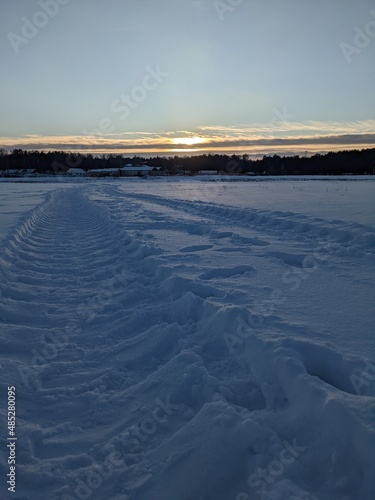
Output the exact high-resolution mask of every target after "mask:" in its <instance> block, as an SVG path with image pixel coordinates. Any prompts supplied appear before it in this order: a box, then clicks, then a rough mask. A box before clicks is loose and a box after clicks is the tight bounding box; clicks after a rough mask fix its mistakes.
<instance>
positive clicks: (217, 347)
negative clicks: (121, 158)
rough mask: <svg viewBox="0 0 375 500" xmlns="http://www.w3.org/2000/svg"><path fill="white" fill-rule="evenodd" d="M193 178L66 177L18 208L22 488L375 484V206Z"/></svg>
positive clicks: (7, 315) (318, 494)
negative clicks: (294, 201)
mask: <svg viewBox="0 0 375 500" xmlns="http://www.w3.org/2000/svg"><path fill="white" fill-rule="evenodd" d="M185 184H187V186H186V187H184V186H183V183H181V184H178V183H175V182H174V183H168V182H160V181H158V182H156V183H155V182H153V181H150V182H149V181H144V180H142V181H139V182H137V183H135V182H134V183H129V184H126V183H125V182H118V183H117V182H98V183H90V184H85V183H77V185H75V186H65V185H63V184H61V185H59V186H58V187H56V188H54V189H51V190H50V192H49V194H47V195H46V197H45V199H44V201H43V202H41V203H39V204H38V205H36V206H35V208H33V209H31V210H30V211H29V212H25V213H24V215H23V217H22V219H19V221H18V223H17V225H15V219H12V222H9V224H11V225H13V228H14V229H13V231H12V232H10V233H8V234H7V236H6V237H5V238H4V237H3V244H2V247H1V250H0V265H1V298H2V301H1V305H0V318H1V321H2V326H1V330H0V342H1V344H0V345H1V364H2V367H3V370H2V375H1V377H2V380H1V381H2V385H4V386H7V385H8V384H9V383H11V384H12V385H16V389H17V416H18V421H17V435H18V442H17V460H18V462H17V464H18V467H17V474H18V490H17V495H18V497H19V498H20V499H21V498H22V499H34V498H40V499H44V498H45V499H64V500H68V499H72V498H75V499H77V498H78V499H81V498H93V499H102V498H110V499H114V500H119V499H121V500H151V499H153V500H159V499H160V500H169V499H170V500H177V499H179V500H190V499H191V500H193V499H194V500H196V499H198V500H200V499H204V500H211V499H223V500H226V499H228V500H231V499H233V500H249V499H251V500H253V499H257V498H260V499H262V500H264V499H280V500H281V499H285V498H288V499H289V498H290V499H296V500H297V499H298V500H300V499H305V500H320V499H322V500H325V499H327V500H328V499H329V500H331V499H340V500H341V499H347V500H349V499H353V498H358V499H368V498H371V495H373V494H374V491H375V490H374V479H373V478H374V477H375V474H374V473H375V470H374V469H375V467H374V424H373V410H374V392H373V390H374V380H375V370H374V364H373V357H372V355H371V352H372V351H371V349H373V338H372V336H373V309H372V304H373V302H372V297H373V273H374V268H373V263H374V241H375V240H374V229H373V227H372V226H371V225H370V224H368V220H369V218H368V217H363V220H364V221H365V222H363V223H362V222H361V217H360V216H357V220H353V217H351V216H349V217H348V218H346V216H345V215H346V212H349V213H351V209H352V208H353V206H352V205H351V204H350V203H349V205H348V206H345V203H344V200H343V199H342V198H341V199H340V197H341V194H342V193H341V192H339V193H338V194H339V196H337V197H336V198H335V203H337V205H339V203H341V213H342V217H341V218H340V219H338V218H336V217H334V218H330V217H329V214H327V216H326V217H321V216H316V215H315V214H314V213H313V212H314V210H316V207H315V206H312V207H311V209H310V214H309V213H308V212H309V207H307V206H305V207H304V212H305V213H301V212H297V213H296V212H294V211H290V210H285V206H287V204H288V200H287V199H286V200H284V201H283V202H280V203H278V204H277V206H276V207H274V208H272V210H270V209H268V208H258V206H261V205H262V203H263V204H266V201H265V200H264V190H263V189H260V190H259V193H258V198H259V204H258V203H257V201H258V200H257V199H254V198H253V199H252V200H251V201H249V202H248V206H244V203H243V202H241V205H242V206H236V205H239V202H238V199H237V197H236V192H237V189H239V190H240V192H241V190H243V189H244V186H243V185H242V183H240V182H238V183H236V184H238V188H237V187H236V186H235V185H233V187H232V185H231V187H230V192H229V193H226V194H225V195H224V194H222V195H221V194H220V193H221V192H222V191H221V189H222V187H220V190H219V191H217V192H216V193H215V197H214V199H210V198H209V196H210V195H209V192H208V191H207V190H206V191H205V192H204V193H205V196H204V197H205V201H197V200H196V198H199V190H200V188H201V185H202V184H203V183H199V182H197V183H196V185H195V194H194V196H191V193H192V191H194V190H193V188H192V185H191V183H185ZM204 184H206V183H204ZM301 184H302V183H301ZM348 184H350V183H348ZM284 185H285V183H284ZM302 186H305V184H302ZM193 187H194V186H193ZM279 187H280V190H281V191H282V190H283V189H286V188H283V186H282V185H281V186H279ZM10 189H13V187H12V188H10ZM184 189H185V190H186V192H187V193H188V194H187V195H186V196H185V198H184V197H183V196H184V195H183V190H184ZM288 189H289V187H288ZM316 189H318V188H316ZM320 189H321V194H320V196H321V203H322V204H324V203H325V194H324V189H325V186H324V184H322V186H321V188H320ZM366 189H368V186H366ZM151 193H152V194H151ZM211 194H212V192H211ZM278 196H279V197H281V193H279V195H278ZM225 198H226V199H227V200H226V201H225V203H222V200H224V199H225ZM346 201H347V200H346ZM267 203H268V204H271V200H268V201H267ZM356 203H357V205H360V203H359V202H358V200H357V201H356ZM30 204H31V201H30ZM367 207H368V200H367V199H366V200H363V206H362V208H361V209H360V210H362V211H363V212H364V213H365V212H366V210H367ZM336 210H339V207H336ZM8 220H9V219H8ZM1 411H2V412H4V410H3V408H1ZM2 417H3V421H4V418H5V415H2ZM3 452H4V449H2V450H1V453H3ZM4 458H5V457H4V456H1V461H2V467H1V468H2V477H4V471H3V469H5V465H3V464H4ZM4 486H5V484H4V482H3V483H2V484H1V488H2V490H1V491H3V489H4ZM6 495H7V493H6V491H4V493H3V496H4V498H7V496H6Z"/></svg>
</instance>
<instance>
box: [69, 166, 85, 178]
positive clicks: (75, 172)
mask: <svg viewBox="0 0 375 500" xmlns="http://www.w3.org/2000/svg"><path fill="white" fill-rule="evenodd" d="M85 173H86V172H85V171H84V170H82V168H69V169H68V170H67V171H66V175H71V176H73V177H83V176H84V175H85Z"/></svg>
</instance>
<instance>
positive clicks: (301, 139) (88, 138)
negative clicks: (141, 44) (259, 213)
mask: <svg viewBox="0 0 375 500" xmlns="http://www.w3.org/2000/svg"><path fill="white" fill-rule="evenodd" d="M193 138H201V141H200V142H199V141H198V140H195V141H192V140H188V139H193ZM177 139H185V141H183V140H181V141H180V143H179V141H177ZM183 142H185V145H184V144H182V143H183ZM194 143H195V144H196V145H194ZM374 146H375V120H366V121H361V122H316V121H309V122H304V123H301V122H294V121H285V122H283V121H282V120H275V121H271V122H270V123H268V124H252V125H234V126H230V127H228V126H223V125H212V126H207V125H205V126H198V127H195V128H194V129H193V130H189V131H187V130H177V131H159V132H145V131H138V132H123V133H121V134H113V135H80V136H39V135H27V136H23V137H18V138H5V137H3V138H0V147H2V148H5V149H14V148H21V149H28V150H50V151H51V150H52V151H55V150H59V151H67V152H69V151H80V152H87V153H88V152H91V153H97V154H99V153H125V154H126V153H128V154H135V153H139V154H141V153H161V154H173V153H176V152H177V151H178V152H184V151H185V152H189V153H191V152H207V153H209V152H227V153H230V152H243V153H245V152H250V153H252V154H259V155H261V154H266V153H267V154H269V153H270V152H272V151H275V152H278V151H280V152H282V151H284V152H285V151H288V152H289V151H302V150H311V151H314V152H317V151H319V150H322V151H323V150H324V151H326V150H338V149H354V148H366V147H374ZM176 148H177V149H176Z"/></svg>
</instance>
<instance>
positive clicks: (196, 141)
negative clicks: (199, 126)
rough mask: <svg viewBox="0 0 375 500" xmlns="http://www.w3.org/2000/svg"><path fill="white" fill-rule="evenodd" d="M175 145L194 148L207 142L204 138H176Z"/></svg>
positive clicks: (173, 140)
mask: <svg viewBox="0 0 375 500" xmlns="http://www.w3.org/2000/svg"><path fill="white" fill-rule="evenodd" d="M172 142H173V144H178V145H184V146H194V145H195V144H203V143H204V142H207V139H205V138H204V137H197V136H194V137H175V138H174V139H172Z"/></svg>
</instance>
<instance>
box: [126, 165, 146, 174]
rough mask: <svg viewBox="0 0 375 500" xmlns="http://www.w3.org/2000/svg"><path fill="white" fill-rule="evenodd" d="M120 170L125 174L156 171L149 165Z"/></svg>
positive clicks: (127, 167)
mask: <svg viewBox="0 0 375 500" xmlns="http://www.w3.org/2000/svg"><path fill="white" fill-rule="evenodd" d="M120 170H122V171H123V172H134V171H136V172H149V171H150V170H154V167H149V166H148V165H132V166H128V165H126V166H125V167H122V168H121V169H120Z"/></svg>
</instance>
